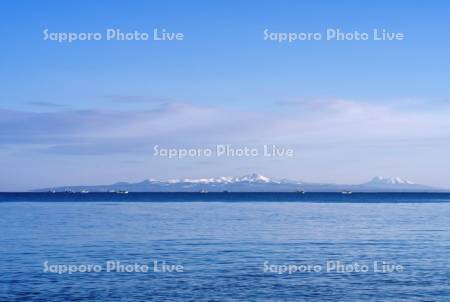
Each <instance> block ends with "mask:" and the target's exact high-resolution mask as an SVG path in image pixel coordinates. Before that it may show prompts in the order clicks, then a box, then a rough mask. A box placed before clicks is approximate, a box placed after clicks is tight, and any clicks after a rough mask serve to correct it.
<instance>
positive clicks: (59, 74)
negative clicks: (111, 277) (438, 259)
mask: <svg viewBox="0 0 450 302" xmlns="http://www.w3.org/2000/svg"><path fill="white" fill-rule="evenodd" d="M1 8H2V9H1V10H0V18H1V19H0V24H1V26H0V35H1V37H2V47H1V48H0V81H1V82H2V89H1V90H0V113H1V116H0V127H1V128H0V164H1V165H2V166H3V169H1V171H0V191H4V190H26V189H32V188H36V187H48V186H57V185H78V184H104V183H110V182H114V181H122V180H125V181H137V180H142V179H144V178H162V179H166V178H178V177H212V176H222V175H230V176H239V175H241V174H247V173H251V172H258V173H261V174H265V175H267V176H272V177H286V178H293V179H299V180H305V181H318V182H338V183H359V182H364V181H366V180H367V179H369V178H371V177H372V176H375V175H386V176H397V175H398V176H401V177H404V178H409V179H411V180H413V181H414V182H418V183H425V184H429V185H436V186H441V187H446V188H450V180H449V179H450V172H449V171H450V169H449V168H450V160H449V159H448V156H447V154H449V152H450V141H449V139H450V130H449V128H447V126H450V125H449V124H450V122H449V121H448V113H449V112H450V85H448V81H449V78H450V77H449V76H450V60H449V53H450V32H449V29H450V3H449V2H448V1H438V0H434V1H428V2H425V1H372V2H370V3H369V2H367V1H365V2H362V1H340V2H339V3H338V2H337V1H196V2H189V3H188V2H186V1H133V2H125V1H76V2H75V1H73V2H69V1H67V2H62V1H4V2H2V3H1ZM107 28H118V29H120V30H121V31H124V32H126V31H134V30H138V31H145V32H152V31H153V29H154V28H159V29H162V28H165V29H166V30H168V31H174V32H182V33H184V36H185V39H184V41H171V42H167V41H165V42H157V41H75V42H72V43H58V42H55V41H44V40H43V33H42V31H43V30H44V29H49V31H50V32H102V33H103V32H104V31H105V29H107ZM327 28H339V29H341V30H342V31H346V32H351V31H354V30H357V31H360V32H371V31H372V29H374V28H377V29H386V30H388V31H392V32H403V33H404V34H405V40H404V41H297V42H292V43H286V42H284V43H277V42H274V41H264V39H263V31H264V30H265V29H269V30H270V31H273V32H322V33H323V32H324V31H325V30H326V29H327ZM224 143H230V144H234V145H236V146H238V145H240V146H241V145H244V144H249V145H252V146H261V145H263V144H278V145H280V146H286V147H287V146H291V147H293V148H294V149H295V150H296V156H295V158H294V159H292V158H283V159H267V158H252V159H247V160H244V159H205V158H200V159H189V160H167V159H161V158H155V157H154V156H152V146H154V145H155V144H159V145H165V146H179V147H204V146H211V145H214V144H224Z"/></svg>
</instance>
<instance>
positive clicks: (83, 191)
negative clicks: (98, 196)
mask: <svg viewBox="0 0 450 302" xmlns="http://www.w3.org/2000/svg"><path fill="white" fill-rule="evenodd" d="M80 193H81V194H87V193H89V191H88V190H81V191H80Z"/></svg>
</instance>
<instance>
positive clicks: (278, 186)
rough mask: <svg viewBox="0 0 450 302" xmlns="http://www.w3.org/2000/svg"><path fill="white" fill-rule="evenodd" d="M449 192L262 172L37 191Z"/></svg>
mask: <svg viewBox="0 0 450 302" xmlns="http://www.w3.org/2000/svg"><path fill="white" fill-rule="evenodd" d="M46 191H56V192H64V191H72V192H82V191H84V192H87V191H89V192H119V191H129V192H201V191H203V192H205V191H208V192H223V191H228V192H296V191H305V192H343V191H351V192H448V191H449V190H445V189H440V188H434V187H430V186H426V185H420V184H415V183H413V182H411V181H408V180H404V179H401V178H399V177H394V178H391V177H380V176H377V177H374V178H373V179H372V180H370V181H368V182H366V183H362V184H356V185H344V184H326V183H311V182H302V181H295V180H288V179H278V180H277V179H271V178H268V177H266V176H262V175H259V174H256V173H254V174H249V175H245V176H242V177H216V178H200V179H173V180H167V181H161V180H155V179H148V180H144V181H142V182H136V183H129V182H118V183H115V184H111V185H98V186H90V185H88V186H65V187H57V188H45V189H38V190H34V192H46Z"/></svg>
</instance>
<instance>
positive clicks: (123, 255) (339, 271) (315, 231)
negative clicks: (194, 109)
mask: <svg viewBox="0 0 450 302" xmlns="http://www.w3.org/2000/svg"><path fill="white" fill-rule="evenodd" d="M449 299H450V194H444V193H441V194H427V193H392V194H390V193H373V194H370V193H354V194H351V195H343V194H340V193H306V194H298V193H297V194H295V193H208V194H200V193H130V194H107V193H89V194H65V193H57V194H47V193H0V301H355V302H356V301H449Z"/></svg>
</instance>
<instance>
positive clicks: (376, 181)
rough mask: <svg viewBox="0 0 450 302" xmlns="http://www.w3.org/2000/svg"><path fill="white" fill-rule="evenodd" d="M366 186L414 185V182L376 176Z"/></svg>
mask: <svg viewBox="0 0 450 302" xmlns="http://www.w3.org/2000/svg"><path fill="white" fill-rule="evenodd" d="M366 184H370V185H414V184H415V183H413V182H412V181H409V180H405V179H402V178H400V177H398V176H397V177H382V176H375V177H374V178H373V179H372V180H371V181H369V182H367V183H366Z"/></svg>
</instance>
